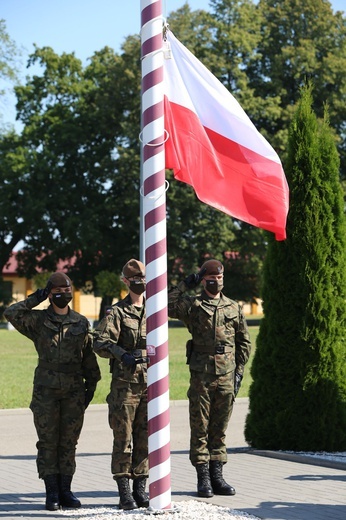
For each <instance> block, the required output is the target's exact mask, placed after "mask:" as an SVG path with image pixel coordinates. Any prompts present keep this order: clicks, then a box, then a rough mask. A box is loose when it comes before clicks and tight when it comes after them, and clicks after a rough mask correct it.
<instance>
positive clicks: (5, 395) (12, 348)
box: [0, 326, 259, 408]
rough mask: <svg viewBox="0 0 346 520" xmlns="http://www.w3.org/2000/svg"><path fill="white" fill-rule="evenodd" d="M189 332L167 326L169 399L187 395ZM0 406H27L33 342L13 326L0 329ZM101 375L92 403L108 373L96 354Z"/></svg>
mask: <svg viewBox="0 0 346 520" xmlns="http://www.w3.org/2000/svg"><path fill="white" fill-rule="evenodd" d="M258 329H259V327H257V326H256V327H250V335H251V341H252V353H251V356H250V360H249V362H248V363H247V365H246V368H245V374H244V379H243V383H242V386H241V388H240V392H239V397H247V395H248V391H249V386H250V383H251V376H250V373H249V371H250V366H251V362H252V358H253V354H254V351H255V341H256V336H257V334H258ZM189 337H190V335H189V333H188V331H187V329H185V328H184V327H172V328H169V377H170V399H171V400H180V399H187V397H186V392H187V389H188V384H189V368H188V366H187V365H186V359H185V343H186V341H187V339H189ZM0 352H1V364H0V408H27V407H28V406H29V404H30V400H31V393H32V381H33V374H34V370H35V367H36V365H37V354H36V350H35V348H34V345H33V343H32V342H31V341H30V340H29V339H27V338H26V337H25V336H23V335H22V334H20V333H19V332H17V331H14V330H6V329H0ZM97 360H98V362H99V366H100V370H101V373H102V379H101V381H100V382H99V384H98V386H97V390H96V394H95V397H94V399H93V404H96V403H105V402H106V396H107V394H108V391H109V386H110V380H111V375H110V373H109V365H108V360H107V359H102V358H100V357H98V358H97Z"/></svg>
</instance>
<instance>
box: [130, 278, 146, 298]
mask: <svg viewBox="0 0 346 520" xmlns="http://www.w3.org/2000/svg"><path fill="white" fill-rule="evenodd" d="M145 285H146V284H145V283H143V282H139V281H138V282H137V281H136V280H131V281H130V289H131V291H132V292H134V293H135V294H138V295H140V294H143V293H144V291H145Z"/></svg>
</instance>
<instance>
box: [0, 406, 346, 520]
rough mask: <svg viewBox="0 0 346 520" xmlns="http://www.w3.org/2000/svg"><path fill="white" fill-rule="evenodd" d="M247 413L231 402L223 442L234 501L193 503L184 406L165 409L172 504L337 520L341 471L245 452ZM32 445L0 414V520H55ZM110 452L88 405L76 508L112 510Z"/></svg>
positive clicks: (344, 482) (16, 413)
mask: <svg viewBox="0 0 346 520" xmlns="http://www.w3.org/2000/svg"><path fill="white" fill-rule="evenodd" d="M247 411H248V399H247V398H240V399H237V401H236V404H235V407H234V412H233V416H232V419H231V421H230V424H229V428H228V431H227V439H226V440H227V446H228V447H229V448H228V452H229V461H228V464H227V465H225V466H224V475H225V478H226V480H227V481H228V482H229V483H231V484H232V485H233V486H234V487H235V488H236V491H237V494H236V495H235V496H234V497H222V496H214V497H213V498H211V499H201V498H198V497H197V495H196V472H195V469H194V468H193V467H192V466H191V464H190V462H189V455H188V449H189V423H188V402H187V401H172V402H171V488H172V502H174V503H178V502H180V501H184V500H202V501H205V502H208V503H212V504H215V505H219V506H223V507H227V508H231V509H232V510H233V509H235V510H238V511H245V512H247V513H249V514H252V515H254V516H257V517H259V518H262V519H267V520H297V519H300V520H345V518H346V471H345V470H346V465H345V464H334V465H333V463H329V462H328V463H326V467H324V466H322V465H321V464H323V462H321V461H318V460H316V459H315V460H314V459H306V458H304V457H301V456H296V455H291V456H289V455H283V454H280V453H272V452H258V451H255V450H251V449H249V447H248V446H247V444H246V441H245V439H244V434H243V431H244V421H245V417H246V414H247ZM36 440H37V439H36V432H35V428H34V425H33V421H32V414H31V412H30V410H28V409H19V410H0V518H1V519H15V518H28V519H31V520H42V519H43V518H46V517H47V518H51V519H55V518H60V519H61V518H62V515H61V514H60V513H59V512H50V511H46V510H45V509H44V499H45V493H44V484H43V482H42V481H41V480H39V479H38V478H37V472H36V463H35V459H36V446H35V444H36ZM111 447H112V432H111V430H110V428H109V426H108V417H107V406H106V405H90V406H89V408H88V410H87V412H86V415H85V422H84V427H83V430H82V434H81V438H80V441H79V445H78V449H77V471H76V474H75V477H74V480H73V491H74V492H75V493H76V496H78V498H79V499H80V500H81V502H82V504H83V508H85V507H102V506H105V507H112V506H115V505H117V504H118V501H119V499H118V493H117V487H116V484H115V482H114V481H113V479H112V476H111V473H110V459H111ZM332 466H334V467H332ZM84 516H85V515H84ZM74 517H76V516H74ZM64 518H66V516H64ZM173 518H174V516H173Z"/></svg>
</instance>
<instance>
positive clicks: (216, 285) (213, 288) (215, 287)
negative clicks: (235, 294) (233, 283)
mask: <svg viewBox="0 0 346 520" xmlns="http://www.w3.org/2000/svg"><path fill="white" fill-rule="evenodd" d="M205 288H206V290H207V291H208V292H209V293H210V294H213V295H215V294H217V293H219V292H220V291H222V289H223V282H219V281H218V280H206V281H205Z"/></svg>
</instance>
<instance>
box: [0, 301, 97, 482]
mask: <svg viewBox="0 0 346 520" xmlns="http://www.w3.org/2000/svg"><path fill="white" fill-rule="evenodd" d="M38 303H39V302H38V299H37V297H36V295H35V293H34V294H32V295H30V296H29V297H28V298H27V299H26V300H24V301H22V302H19V303H15V304H13V305H11V306H10V307H8V308H7V309H6V310H5V312H4V316H5V318H6V319H7V320H8V321H9V322H10V323H12V325H13V326H14V327H15V328H16V329H17V330H18V331H19V332H20V333H21V334H23V335H24V336H27V337H28V338H29V339H31V340H32V341H33V342H34V344H35V348H36V350H37V353H38V366H37V367H36V369H35V375H34V388H33V396H32V401H31V404H30V408H31V410H32V412H33V416H34V423H35V427H36V431H37V435H38V439H39V440H38V442H37V469H38V474H39V477H40V478H43V479H44V478H45V477H47V476H48V475H53V474H62V475H73V474H74V472H75V468H76V463H75V453H76V446H77V442H78V438H79V435H80V432H81V429H82V426H83V418H84V411H85V404H84V403H85V387H86V385H87V386H88V388H89V389H95V388H96V385H97V381H99V380H100V379H101V375H100V370H99V367H98V364H97V360H96V356H95V354H94V352H93V350H92V344H91V340H92V338H91V336H90V334H89V323H88V320H87V319H86V318H85V317H84V316H82V315H81V314H79V313H78V312H75V311H73V310H71V309H69V311H68V314H66V315H58V314H55V313H54V311H53V307H52V305H50V306H49V307H48V309H47V310H32V309H33V307H36V305H38ZM84 381H85V383H84Z"/></svg>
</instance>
